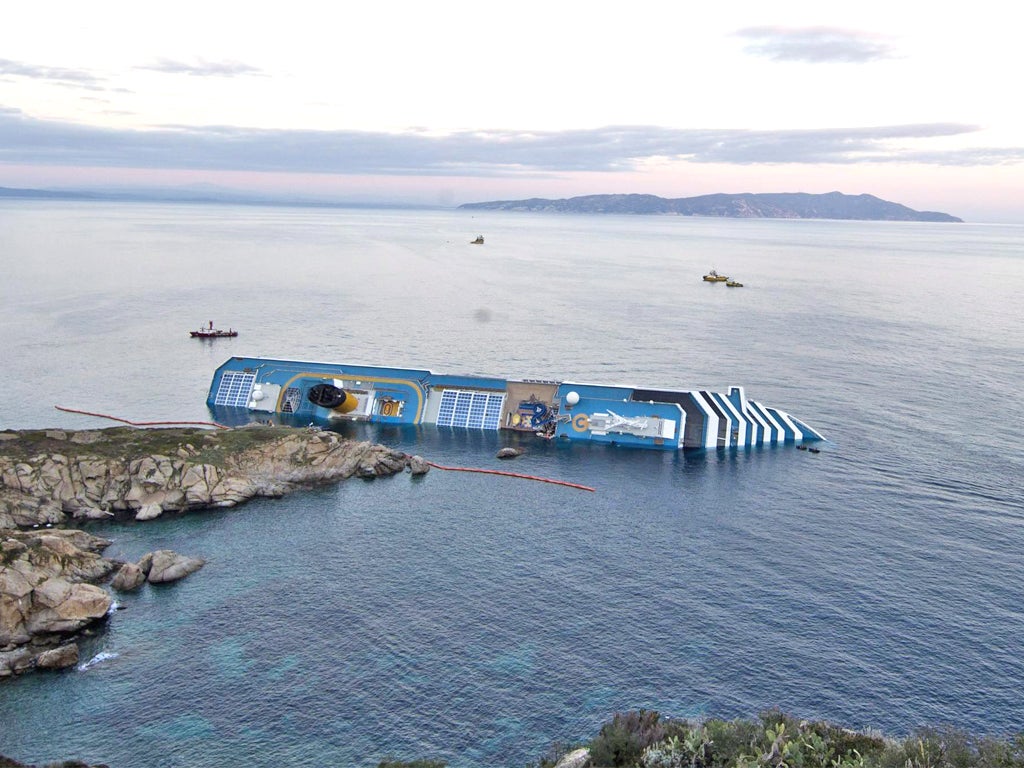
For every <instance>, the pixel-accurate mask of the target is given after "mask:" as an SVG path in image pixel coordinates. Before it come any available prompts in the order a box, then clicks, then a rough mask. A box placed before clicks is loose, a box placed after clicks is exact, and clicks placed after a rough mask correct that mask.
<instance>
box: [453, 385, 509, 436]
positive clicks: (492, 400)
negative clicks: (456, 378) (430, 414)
mask: <svg viewBox="0 0 1024 768" xmlns="http://www.w3.org/2000/svg"><path fill="white" fill-rule="evenodd" d="M504 402H505V393H504V392H501V393H490V392H471V391H468V390H458V389H446V390H445V391H444V392H442V393H441V405H440V407H439V408H438V412H437V424H438V426H441V427H466V428H468V429H498V427H499V426H500V421H501V408H502V406H503V405H504Z"/></svg>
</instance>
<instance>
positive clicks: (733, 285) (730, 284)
mask: <svg viewBox="0 0 1024 768" xmlns="http://www.w3.org/2000/svg"><path fill="white" fill-rule="evenodd" d="M725 284H726V286H728V287H729V288H742V287H743V283H741V282H739V281H738V280H726V281H725Z"/></svg>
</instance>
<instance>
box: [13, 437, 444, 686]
mask: <svg viewBox="0 0 1024 768" xmlns="http://www.w3.org/2000/svg"><path fill="white" fill-rule="evenodd" d="M428 469H429V465H428V464H427V462H425V461H424V460H423V459H421V458H419V457H417V456H408V455H407V454H405V453H402V452H401V451H395V450H392V449H390V448H386V447H384V446H381V445H374V444H372V443H366V442H355V441H351V440H346V439H344V438H342V437H341V436H340V435H337V434H335V433H333V432H326V431H321V430H318V429H297V428H289V427H274V426H262V425H257V426H251V427H245V428H241V429H225V430H204V429H183V428H169V429H135V428H130V427H115V428H111V429H101V430H89V431H78V432H72V431H66V430H57V429H51V430H32V431H17V432H12V431H6V432H0V678H3V677H8V676H10V675H13V674H19V673H22V672H27V671H30V670H34V669H61V668H64V667H69V666H74V665H76V664H77V663H78V645H77V642H76V641H77V639H78V637H79V636H80V635H81V634H83V633H87V632H89V631H91V628H92V627H93V625H95V624H96V623H98V622H101V621H103V620H104V619H105V618H106V617H107V616H108V615H109V613H110V611H111V608H112V606H113V605H114V600H113V598H112V596H111V594H110V592H108V590H107V589H105V588H104V585H106V583H107V582H108V581H109V582H110V583H109V587H110V588H111V589H115V590H130V589H135V588H137V587H139V586H140V585H141V584H143V583H145V582H149V583H162V582H168V581H174V580H177V579H180V578H183V577H185V576H187V575H189V574H191V573H194V572H195V571H196V570H198V569H199V568H201V567H202V565H203V561H202V560H201V559H200V558H195V557H188V556H185V555H179V554H178V553H175V552H172V551H170V550H157V551H155V552H151V553H149V554H147V555H145V556H143V557H142V558H141V559H140V560H139V561H138V562H137V563H125V562H121V561H118V560H113V559H110V558H105V557H103V556H102V552H103V551H104V550H105V549H106V548H107V547H108V546H109V545H110V543H111V542H110V541H108V540H106V539H103V538H101V537H99V536H94V535H92V534H90V533H87V532H85V531H82V530H78V529H77V528H74V527H73V525H74V523H75V522H76V521H83V520H90V519H103V518H116V517H130V518H134V519H135V520H142V521H144V520H152V519H154V518H156V517H159V516H160V515H162V514H165V513H171V512H173V513H180V512H186V511H191V510H201V509H208V508H216V507H232V506H235V505H237V504H241V503H243V502H245V501H247V500H249V499H252V498H256V497H259V496H264V497H266V496H270V497H275V496H282V495H284V494H286V493H289V492H290V491H293V490H296V489H299V488H304V487H310V486H313V485H317V484H322V483H328V482H334V481H338V480H343V479H345V478H349V477H362V478H367V479H370V478H376V477H382V476H387V475H393V474H396V473H398V472H403V471H405V470H409V471H410V472H412V473H413V474H423V473H425V472H427V471H428ZM111 579H112V580H111Z"/></svg>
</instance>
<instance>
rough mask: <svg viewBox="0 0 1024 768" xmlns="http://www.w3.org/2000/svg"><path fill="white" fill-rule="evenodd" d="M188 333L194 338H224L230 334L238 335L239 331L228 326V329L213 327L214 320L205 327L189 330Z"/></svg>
mask: <svg viewBox="0 0 1024 768" xmlns="http://www.w3.org/2000/svg"><path fill="white" fill-rule="evenodd" d="M188 335H189V336H191V337H192V338H193V339H222V338H225V337H228V336H237V335H238V331H236V330H234V329H233V328H228V329H227V330H226V331H225V330H222V329H220V328H214V327H213V320H211V321H210V324H209V325H208V326H207V327H205V328H200V329H199V330H198V331H189V332H188Z"/></svg>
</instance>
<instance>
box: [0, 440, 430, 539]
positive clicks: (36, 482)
mask: <svg viewBox="0 0 1024 768" xmlns="http://www.w3.org/2000/svg"><path fill="white" fill-rule="evenodd" d="M0 435H2V437H3V439H2V440H0V529H4V528H27V527H32V526H45V525H57V524H60V523H63V522H65V521H66V520H67V518H68V517H71V518H78V519H83V518H104V517H113V516H116V515H119V514H121V515H131V516H132V517H134V518H135V519H136V520H151V519H153V518H156V517H159V516H160V515H161V514H163V513H164V512H168V511H173V512H182V511H187V510H194V509H203V508H208V507H231V506H234V505H236V504H240V503H242V502H244V501H247V500H249V499H252V498H254V497H257V496H281V495H284V494H286V493H288V492H290V491H292V490H294V489H296V488H299V487H304V486H310V485H315V484H320V483H327V482H334V481H337V480H342V479H345V478H348V477H352V476H353V475H356V476H358V477H363V478H376V477H382V476H385V475H393V474H396V473H398V472H402V471H404V470H405V469H406V468H410V469H411V470H412V471H414V473H417V474H422V473H424V472H426V471H427V469H429V466H428V465H426V464H425V463H424V462H422V460H419V461H417V462H415V463H414V462H413V459H412V458H410V457H409V456H407V455H406V454H404V453H402V452H401V451H395V450H392V449H390V448H387V447H385V446H381V445H375V444H372V443H367V442H355V441H351V440H346V439H344V438H342V437H341V436H340V435H338V434H336V433H334V432H326V431H319V430H308V429H293V428H284V427H252V428H243V429H234V430H225V431H211V430H200V429H161V430H140V429H129V428H123V427H117V428H113V429H105V430H90V431H86V432H67V431H63V430H43V431H24V432H6V433H0Z"/></svg>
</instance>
